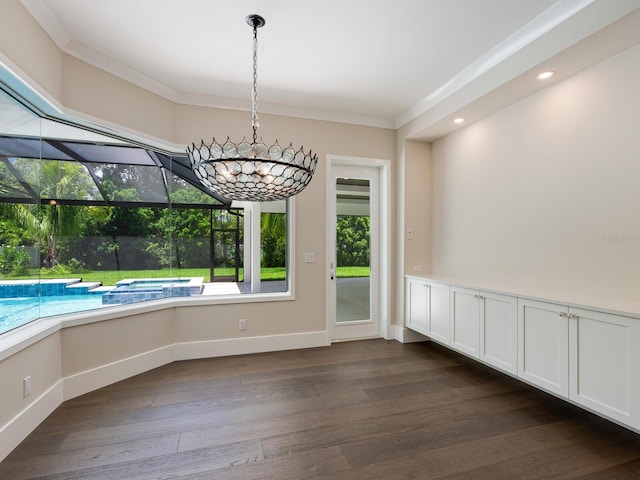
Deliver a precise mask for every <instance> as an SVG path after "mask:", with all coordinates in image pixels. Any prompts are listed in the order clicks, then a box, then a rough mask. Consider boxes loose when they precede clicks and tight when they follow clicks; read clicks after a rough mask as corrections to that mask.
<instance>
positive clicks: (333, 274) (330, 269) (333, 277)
mask: <svg viewBox="0 0 640 480" xmlns="http://www.w3.org/2000/svg"><path fill="white" fill-rule="evenodd" d="M329 275H330V276H331V280H334V279H335V278H336V269H335V268H334V266H333V262H331V267H330V268H329Z"/></svg>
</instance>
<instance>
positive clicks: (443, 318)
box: [427, 282, 450, 345]
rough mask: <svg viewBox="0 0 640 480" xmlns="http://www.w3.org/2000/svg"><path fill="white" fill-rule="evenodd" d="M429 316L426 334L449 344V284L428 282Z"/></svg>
mask: <svg viewBox="0 0 640 480" xmlns="http://www.w3.org/2000/svg"><path fill="white" fill-rule="evenodd" d="M428 286H429V318H428V322H427V335H428V336H430V337H431V338H434V339H436V340H438V341H440V342H442V343H445V344H447V345H448V344H449V339H450V332H449V330H450V328H449V325H450V323H449V285H444V284H442V283H434V282H429V283H428Z"/></svg>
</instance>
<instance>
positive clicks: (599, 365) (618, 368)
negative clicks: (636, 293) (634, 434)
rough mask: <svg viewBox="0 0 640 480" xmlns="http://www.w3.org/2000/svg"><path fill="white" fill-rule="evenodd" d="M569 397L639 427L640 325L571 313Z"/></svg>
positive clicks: (619, 318)
mask: <svg viewBox="0 0 640 480" xmlns="http://www.w3.org/2000/svg"><path fill="white" fill-rule="evenodd" d="M568 320H569V398H570V399H571V400H572V401H575V402H576V403H579V404H581V405H584V406H585V407H587V408H590V409H592V410H594V411H596V412H599V413H602V414H604V415H606V416H608V417H610V418H612V419H614V420H618V421H620V422H623V423H625V424H627V425H630V426H632V427H635V428H640V323H639V322H640V321H639V320H637V319H633V318H629V317H623V316H620V315H610V314H606V313H601V312H594V311H591V310H583V309H578V308H570V309H569V315H568Z"/></svg>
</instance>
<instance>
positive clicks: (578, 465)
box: [0, 340, 640, 480]
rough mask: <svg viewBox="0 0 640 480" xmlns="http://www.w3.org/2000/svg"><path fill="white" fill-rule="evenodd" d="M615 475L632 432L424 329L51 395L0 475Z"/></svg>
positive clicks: (177, 367) (195, 363)
mask: <svg viewBox="0 0 640 480" xmlns="http://www.w3.org/2000/svg"><path fill="white" fill-rule="evenodd" d="M45 478H46V479H51V480H54V479H55V480H62V479H109V480H111V479H127V480H142V479H145V480H146V479H168V478H171V479H183V480H187V479H189V480H196V479H202V480H205V479H206V480H211V479H215V480H219V479H242V480H251V479H278V480H287V479H292V480H299V479H312V480H321V479H322V480H329V479H336V480H337V479H349V480H361V479H436V478H437V479H448V480H452V479H463V478H464V479H471V478H472V479H565V478H566V479H569V478H571V479H583V480H586V479H589V480H591V479H621V480H622V479H629V478H640V435H638V434H635V433H633V432H630V431H628V430H626V429H624V428H622V427H619V426H617V425H614V424H612V423H610V422H608V421H606V420H603V419H601V418H599V417H596V416H594V415H591V414H589V413H587V412H585V411H582V410H581V409H579V408H577V407H574V406H572V405H569V404H568V403H565V402H563V401H562V400H559V399H557V398H554V397H552V396H550V395H547V394H545V393H542V392H539V391H537V390H535V389H533V388H531V387H528V386H526V385H525V384H523V383H520V382H519V381H517V380H514V379H512V378H509V377H507V376H505V375H502V374H500V373H497V372H495V371H493V370H491V369H489V368H486V367H484V366H482V365H480V364H477V363H475V362H473V361H471V360H469V359H466V358H464V357H462V356H459V355H457V354H455V353H453V352H451V351H449V350H447V349H445V348H442V347H440V346H438V345H434V344H431V343H421V344H406V345H403V344H401V343H398V342H394V341H384V340H367V341H360V342H349V343H339V344H335V345H333V346H331V347H325V348H317V349H306V350H294V351H288V352H275V353H264V354H256V355H245V356H236V357H224V358H214V359H206V360H191V361H184V362H175V363H172V364H170V365H166V366H164V367H161V368H158V369H155V370H152V371H150V372H147V373H144V374H142V375H138V376H136V377H133V378H130V379H128V380H125V381H122V382H119V383H117V384H114V385H111V386H109V387H106V388H102V389H100V390H97V391H95V392H92V393H89V394H87V395H84V396H82V397H78V398H76V399H73V400H71V401H68V402H65V403H64V404H63V405H61V406H60V407H59V408H58V409H57V410H56V411H55V412H54V413H53V414H52V415H51V416H50V417H49V418H47V419H46V420H45V421H44V422H43V423H42V424H41V425H40V426H39V427H38V428H37V429H36V430H35V431H34V432H33V433H32V434H31V435H30V436H29V437H28V438H27V439H26V440H25V441H24V442H23V443H22V444H21V445H20V446H18V447H17V448H16V449H15V450H14V451H13V452H12V453H11V455H10V456H9V457H7V459H5V460H4V461H3V462H2V463H0V479H3V480H4V479H7V480H20V479H45Z"/></svg>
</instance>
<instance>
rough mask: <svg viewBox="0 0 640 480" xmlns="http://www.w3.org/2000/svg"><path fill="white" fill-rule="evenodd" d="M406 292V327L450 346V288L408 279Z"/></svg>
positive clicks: (418, 279) (420, 279)
mask: <svg viewBox="0 0 640 480" xmlns="http://www.w3.org/2000/svg"><path fill="white" fill-rule="evenodd" d="M405 290H406V305H405V326H406V327H407V328H410V329H412V330H414V331H416V332H418V333H422V334H423V335H427V336H429V337H431V338H434V339H436V340H438V341H440V342H443V343H446V344H448V343H449V286H448V285H444V284H440V283H434V282H428V281H427V280H425V279H423V278H419V277H407V278H406V285H405Z"/></svg>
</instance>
